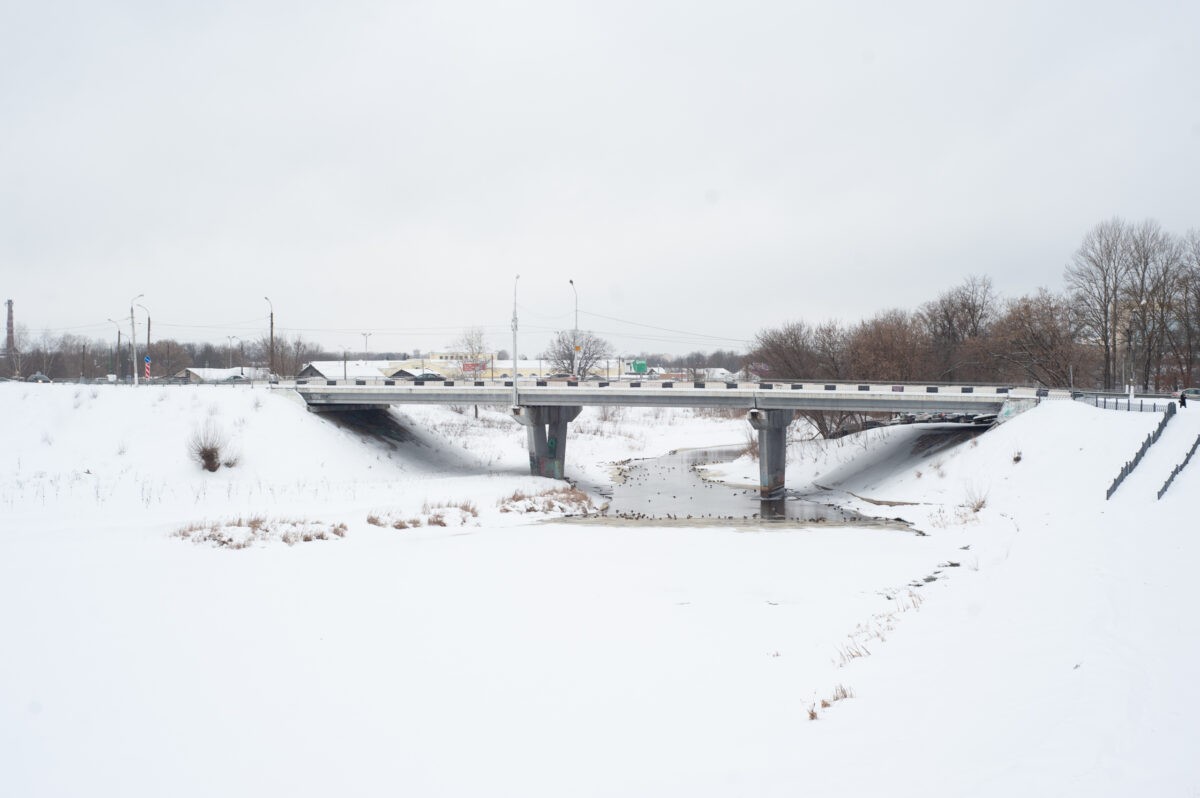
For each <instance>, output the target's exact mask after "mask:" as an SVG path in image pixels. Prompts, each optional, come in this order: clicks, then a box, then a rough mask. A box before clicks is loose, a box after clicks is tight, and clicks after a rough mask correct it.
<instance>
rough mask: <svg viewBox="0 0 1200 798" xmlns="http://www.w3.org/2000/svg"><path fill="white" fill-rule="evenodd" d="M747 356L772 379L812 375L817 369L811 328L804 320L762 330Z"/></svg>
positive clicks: (810, 376) (803, 377)
mask: <svg viewBox="0 0 1200 798" xmlns="http://www.w3.org/2000/svg"><path fill="white" fill-rule="evenodd" d="M749 360H750V362H751V363H753V364H755V365H756V366H757V369H758V370H759V371H761V372H763V374H762V376H766V377H770V378H772V379H794V380H796V379H805V378H812V377H813V375H814V374H815V372H816V371H817V363H818V361H819V358H818V356H817V351H816V347H815V345H814V336H813V329H812V327H810V326H809V325H808V324H806V323H805V322H803V321H793V322H788V323H787V324H784V325H783V326H782V327H775V328H772V329H767V330H762V331H761V332H759V334H758V335H757V336H755V340H754V349H753V350H752V351H751V352H750V356H749Z"/></svg>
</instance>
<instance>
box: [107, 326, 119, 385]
mask: <svg viewBox="0 0 1200 798" xmlns="http://www.w3.org/2000/svg"><path fill="white" fill-rule="evenodd" d="M109 321H111V322H112V325H113V326H114V327H116V328H117V348H116V349H115V350H113V351H114V353H115V355H116V356H115V357H114V358H113V360H112V363H110V364H109V365H111V366H114V367H115V368H116V372H117V376H118V377H119V376H120V374H121V325H120V324H118V323H117V322H115V321H113V320H112V319H109Z"/></svg>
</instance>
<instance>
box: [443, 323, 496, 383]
mask: <svg viewBox="0 0 1200 798" xmlns="http://www.w3.org/2000/svg"><path fill="white" fill-rule="evenodd" d="M450 346H451V348H452V349H453V350H454V353H455V354H456V355H459V356H460V357H461V358H462V366H461V367H460V368H459V371H460V372H461V373H462V374H464V375H465V374H467V373H468V371H469V372H470V373H471V374H474V373H476V369H475V368H474V367H468V366H467V364H468V363H471V364H477V363H481V362H483V360H484V359H485V355H487V353H488V348H487V342H486V340H485V339H484V334H483V328H482V327H468V328H467V329H465V330H463V333H462V335H460V336H459V337H458V339H457V340H455V342H454V343H453V344H451V345H450Z"/></svg>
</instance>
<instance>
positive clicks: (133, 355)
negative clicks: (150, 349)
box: [129, 294, 145, 386]
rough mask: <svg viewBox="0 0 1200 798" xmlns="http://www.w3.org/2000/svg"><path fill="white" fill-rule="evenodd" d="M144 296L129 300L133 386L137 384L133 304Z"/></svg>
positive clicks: (135, 332)
mask: <svg viewBox="0 0 1200 798" xmlns="http://www.w3.org/2000/svg"><path fill="white" fill-rule="evenodd" d="M144 296H145V294H138V295H137V296H135V297H134V298H133V299H131V300H129V367H130V368H131V369H133V384H134V385H135V386H136V385H137V384H138V367H137V328H136V327H135V326H134V323H133V303H134V302H137V301H138V300H139V299H141V298H142V297H144Z"/></svg>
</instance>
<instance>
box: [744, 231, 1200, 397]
mask: <svg viewBox="0 0 1200 798" xmlns="http://www.w3.org/2000/svg"><path fill="white" fill-rule="evenodd" d="M1198 359H1200V230H1195V229H1193V230H1191V231H1189V232H1188V233H1187V234H1186V235H1183V236H1176V235H1173V234H1171V233H1169V232H1167V231H1165V230H1163V229H1162V226H1161V225H1160V224H1159V223H1158V222H1156V221H1154V220H1147V221H1144V222H1141V223H1137V224H1134V223H1129V222H1126V221H1124V220H1122V219H1120V218H1113V219H1110V220H1107V221H1104V222H1101V223H1099V224H1097V225H1096V226H1095V227H1093V228H1092V229H1091V230H1089V231H1088V232H1087V234H1086V235H1085V236H1084V237H1083V241H1082V243H1081V244H1080V246H1079V248H1078V249H1077V250H1076V251H1075V253H1074V254H1073V255H1072V256H1071V258H1070V261H1069V262H1068V263H1067V265H1066V267H1065V269H1064V272H1063V287H1062V288H1061V289H1060V290H1058V291H1052V290H1050V289H1047V288H1041V289H1039V290H1037V291H1035V292H1033V293H1031V294H1026V295H1024V296H1019V297H1015V298H1008V299H1003V298H1001V297H1000V296H998V295H997V293H996V291H995V289H994V288H993V285H992V281H991V279H990V278H989V277H986V276H971V277H968V278H966V279H965V280H964V281H963V282H962V283H961V284H959V285H957V286H954V287H952V288H949V289H947V290H946V291H944V292H942V293H941V294H939V295H938V296H937V297H936V298H934V299H932V300H930V301H928V302H926V303H924V304H923V305H921V306H920V307H919V308H918V309H916V310H914V311H908V310H903V309H892V310H886V311H882V312H880V313H877V314H875V315H874V316H872V317H871V318H869V319H865V320H863V321H859V322H857V323H853V324H844V323H842V322H838V321H833V322H825V323H821V324H812V323H809V322H806V321H802V320H800V321H792V322H788V323H785V324H783V325H781V326H778V327H772V328H768V329H764V330H762V331H761V332H759V333H758V335H757V336H756V339H755V342H754V346H753V348H752V350H751V352H750V353H749V356H748V358H747V360H748V361H749V364H750V368H751V370H753V371H755V372H757V373H760V374H761V375H762V376H764V377H770V378H775V379H786V378H793V379H796V378H806V379H825V380H848V381H866V380H873V381H879V382H888V381H894V382H924V381H931V382H983V383H999V384H1021V383H1034V384H1039V385H1046V386H1054V387H1079V388H1087V389H1093V388H1094V389H1105V390H1113V389H1120V388H1122V387H1123V386H1125V385H1127V384H1130V383H1133V384H1135V385H1137V386H1139V387H1140V388H1141V389H1142V390H1145V391H1149V390H1155V391H1166V390H1171V389H1173V388H1177V387H1187V386H1191V385H1193V384H1195V377H1196V369H1197V360H1198Z"/></svg>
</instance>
